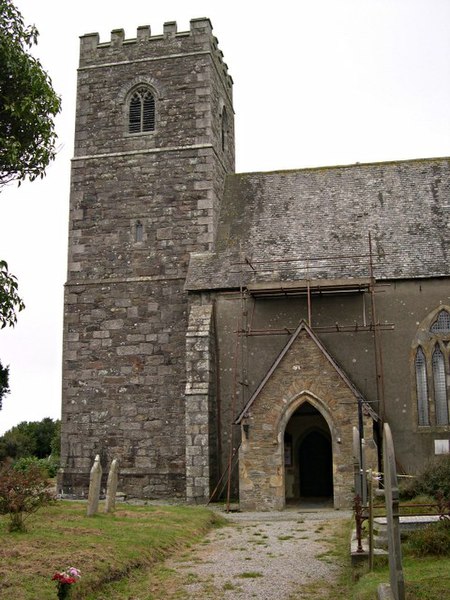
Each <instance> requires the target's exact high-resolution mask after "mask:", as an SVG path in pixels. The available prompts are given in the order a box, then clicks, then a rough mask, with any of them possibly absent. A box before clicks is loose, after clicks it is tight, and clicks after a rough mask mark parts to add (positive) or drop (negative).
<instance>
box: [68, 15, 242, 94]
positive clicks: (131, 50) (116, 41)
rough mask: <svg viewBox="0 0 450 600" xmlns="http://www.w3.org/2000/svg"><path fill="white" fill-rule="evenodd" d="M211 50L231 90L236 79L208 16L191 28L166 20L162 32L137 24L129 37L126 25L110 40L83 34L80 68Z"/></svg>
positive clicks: (92, 34)
mask: <svg viewBox="0 0 450 600" xmlns="http://www.w3.org/2000/svg"><path fill="white" fill-rule="evenodd" d="M202 53H203V54H205V53H207V54H210V55H211V56H212V57H213V59H214V62H215V64H216V66H217V69H218V70H219V71H220V72H221V75H222V77H223V80H224V81H225V83H226V85H227V87H228V88H229V90H231V88H232V85H233V80H232V78H231V76H230V75H229V74H228V66H227V64H226V63H225V62H224V60H223V53H222V52H221V50H220V49H219V46H218V40H217V38H216V37H215V36H214V35H213V33H212V25H211V21H210V20H209V19H207V18H198V19H191V21H190V29H189V31H181V32H179V31H178V27H177V23H176V21H167V22H166V23H164V25H163V33H162V34H159V35H152V33H151V27H150V25H141V26H139V27H138V28H137V31H136V37H134V38H129V39H127V38H126V37H125V31H124V30H123V29H113V30H112V31H111V38H110V40H109V41H108V42H101V41H100V36H99V34H98V33H88V34H85V35H83V36H81V37H80V69H81V70H82V69H90V68H91V69H92V68H99V67H101V66H106V65H108V66H111V65H113V64H122V63H126V62H135V61H145V60H149V61H150V60H158V59H160V60H162V59H167V58H170V57H173V58H179V57H180V56H183V55H195V54H202Z"/></svg>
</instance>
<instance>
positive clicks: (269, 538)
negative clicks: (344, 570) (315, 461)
mask: <svg viewBox="0 0 450 600" xmlns="http://www.w3.org/2000/svg"><path fill="white" fill-rule="evenodd" d="M350 514H351V513H349V512H345V511H329V510H321V511H317V512H309V511H308V512H303V511H299V510H293V509H291V510H286V511H283V512H279V513H230V514H229V515H225V516H226V517H227V518H228V519H229V520H230V522H231V526H230V527H223V528H221V529H217V530H214V531H212V532H211V533H210V534H209V535H208V536H207V538H206V539H205V541H204V542H203V543H202V544H199V545H197V546H195V547H194V548H193V549H191V551H190V552H189V554H188V555H185V556H184V558H181V559H177V560H176V561H175V560H171V561H168V563H167V567H168V568H170V569H173V570H174V571H175V572H176V573H177V574H178V575H179V576H181V577H177V579H179V581H181V582H182V588H183V590H182V592H181V590H180V592H181V594H180V595H179V596H177V597H180V598H195V599H196V600H197V599H199V600H200V599H201V600H206V599H210V598H214V600H218V599H222V598H225V599H229V600H234V599H236V600H238V599H240V598H258V600H281V599H283V600H287V599H289V598H291V599H300V598H306V596H303V595H302V594H301V591H300V589H299V588H300V586H301V585H304V584H311V583H314V582H315V581H318V580H320V581H322V582H323V581H331V580H332V579H333V578H334V577H335V576H336V575H337V572H338V567H336V565H335V564H334V563H333V561H332V560H331V559H329V558H328V559H327V557H326V556H322V558H320V555H321V554H322V555H323V554H324V553H325V552H326V551H327V549H328V547H327V544H326V539H327V532H328V531H329V529H330V522H333V521H334V522H335V521H336V520H337V519H341V520H343V519H348V518H349V517H350Z"/></svg>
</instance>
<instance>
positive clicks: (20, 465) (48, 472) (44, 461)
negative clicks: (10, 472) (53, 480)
mask: <svg viewBox="0 0 450 600" xmlns="http://www.w3.org/2000/svg"><path fill="white" fill-rule="evenodd" d="M30 467H37V468H38V469H40V470H41V471H42V473H43V475H44V476H45V477H56V474H57V472H58V469H59V463H58V461H57V460H55V459H54V458H52V457H51V456H49V457H48V458H36V456H25V457H23V458H19V459H18V460H16V461H15V463H14V468H15V469H16V471H21V472H22V473H25V472H26V471H28V469H29V468H30Z"/></svg>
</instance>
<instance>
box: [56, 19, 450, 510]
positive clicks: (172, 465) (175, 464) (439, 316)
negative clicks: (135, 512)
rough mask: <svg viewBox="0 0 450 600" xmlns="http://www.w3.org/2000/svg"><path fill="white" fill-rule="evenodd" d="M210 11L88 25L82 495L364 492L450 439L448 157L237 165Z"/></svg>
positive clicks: (72, 337)
mask: <svg viewBox="0 0 450 600" xmlns="http://www.w3.org/2000/svg"><path fill="white" fill-rule="evenodd" d="M232 89H233V81H232V78H231V76H230V75H229V73H228V68H227V65H226V64H225V62H224V59H223V55H222V52H221V51H220V49H219V48H218V43H217V39H216V38H215V37H214V35H213V33H212V27H211V23H210V21H209V20H208V19H205V18H202V19H193V20H192V21H191V22H190V30H189V31H185V32H178V31H177V25H176V23H175V22H169V23H165V25H164V31H163V34H162V35H151V31H150V27H148V26H145V27H139V28H138V29H137V35H136V38H133V39H125V36H124V32H123V30H114V31H113V32H112V33H111V39H110V41H108V42H100V40H99V36H98V34H88V35H85V36H83V37H82V38H81V46H80V65H79V69H78V90H77V109H76V129H75V149H74V158H73V161H72V175H71V198H70V225H69V260H68V274H67V283H66V286H65V310H64V314H65V317H64V349H63V399H62V456H61V461H62V470H61V473H60V477H59V488H60V490H61V492H62V493H63V494H73V495H75V496H79V497H82V496H85V495H87V490H88V483H89V472H90V469H91V466H92V463H93V460H94V457H95V456H96V455H97V454H99V455H100V459H101V463H102V466H103V471H104V472H107V470H108V468H109V465H110V463H111V461H112V460H113V459H114V458H116V459H117V460H118V462H119V465H120V478H119V480H120V483H119V488H120V490H121V491H123V492H124V493H125V494H127V495H128V496H130V497H139V498H174V497H177V498H186V499H187V500H189V501H193V502H207V501H208V499H210V498H211V497H212V496H213V497H218V495H219V494H220V493H222V494H225V493H227V494H228V495H229V496H231V497H233V498H236V499H238V500H239V502H240V507H241V508H242V509H244V510H246V509H247V510H254V509H257V510H277V509H282V508H284V507H285V506H286V504H287V503H291V502H297V501H299V500H301V499H303V498H309V499H313V498H328V499H329V501H330V502H332V503H333V505H334V506H335V508H340V507H348V506H349V505H350V504H351V502H352V498H353V494H354V490H353V486H354V474H353V470H354V461H355V456H354V455H355V450H354V435H355V431H356V432H357V434H358V436H359V439H360V440H363V446H364V448H365V451H366V454H367V461H368V463H370V464H371V465H372V466H374V468H377V465H378V464H381V463H380V462H379V460H380V453H381V448H380V432H381V428H382V424H383V423H384V422H387V423H389V425H390V427H391V430H392V434H393V439H394V444H395V451H396V457H397V460H398V468H399V469H400V470H401V471H403V472H405V473H411V474H413V473H415V472H417V471H418V470H419V469H421V468H422V467H423V466H424V465H425V464H426V462H427V461H428V460H429V459H430V458H432V457H433V456H434V455H436V454H441V453H448V452H449V445H450V421H449V413H450V410H449V407H450V405H449V403H450V159H449V158H433V159H417V160H409V161H398V162H386V163H373V164H353V165H346V166H331V167H323V168H307V169H299V170H290V171H274V172H267V173H235V167H234V110H233V96H232Z"/></svg>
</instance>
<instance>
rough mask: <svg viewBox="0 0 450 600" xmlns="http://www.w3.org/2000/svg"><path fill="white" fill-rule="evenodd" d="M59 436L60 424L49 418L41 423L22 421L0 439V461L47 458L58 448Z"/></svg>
mask: <svg viewBox="0 0 450 600" xmlns="http://www.w3.org/2000/svg"><path fill="white" fill-rule="evenodd" d="M59 435H60V422H59V421H54V420H53V419H51V418H50V417H46V418H45V419H43V420H42V421H31V422H27V421H23V422H22V423H19V424H18V425H16V426H15V427H12V428H11V429H10V430H9V431H6V432H5V434H4V435H3V436H1V437H0V461H1V460H5V459H8V458H9V459H12V460H18V459H21V458H27V457H36V458H40V459H42V458H47V457H48V456H50V454H54V450H53V449H54V448H55V447H59Z"/></svg>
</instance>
